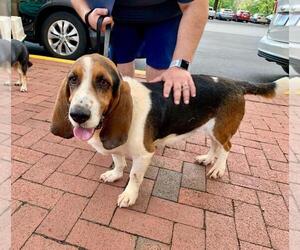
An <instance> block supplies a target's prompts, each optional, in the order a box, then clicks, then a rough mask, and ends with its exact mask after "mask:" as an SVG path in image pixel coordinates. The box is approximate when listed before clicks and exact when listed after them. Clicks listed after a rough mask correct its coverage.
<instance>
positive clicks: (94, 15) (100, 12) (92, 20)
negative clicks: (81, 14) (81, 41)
mask: <svg viewBox="0 0 300 250" xmlns="http://www.w3.org/2000/svg"><path fill="white" fill-rule="evenodd" d="M107 12H108V10H107V9H104V8H96V9H94V10H93V11H92V12H91V14H90V15H89V17H88V20H89V24H90V26H91V27H92V28H93V29H94V30H96V29H97V21H98V18H99V17H100V16H105V15H107ZM112 23H113V20H112V18H111V17H105V18H104V19H103V23H102V28H101V31H102V32H105V27H106V25H107V24H112Z"/></svg>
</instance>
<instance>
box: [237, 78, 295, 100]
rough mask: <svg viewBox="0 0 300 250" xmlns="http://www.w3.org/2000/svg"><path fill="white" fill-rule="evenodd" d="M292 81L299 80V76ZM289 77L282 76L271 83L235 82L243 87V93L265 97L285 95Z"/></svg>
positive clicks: (287, 90) (287, 89) (287, 91)
mask: <svg viewBox="0 0 300 250" xmlns="http://www.w3.org/2000/svg"><path fill="white" fill-rule="evenodd" d="M293 81H299V82H300V78H298V77H295V78H293ZM289 83H290V78H289V77H283V78H280V79H278V80H276V81H275V82H271V83H259V84H252V83H248V82H238V83H237V84H238V85H239V86H240V87H242V88H243V90H244V94H245V95H247V94H250V95H260V96H263V97H266V98H273V97H275V96H282V95H287V94H288V93H289Z"/></svg>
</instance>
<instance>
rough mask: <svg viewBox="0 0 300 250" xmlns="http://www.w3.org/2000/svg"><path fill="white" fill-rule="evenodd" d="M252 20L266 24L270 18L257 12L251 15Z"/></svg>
mask: <svg viewBox="0 0 300 250" xmlns="http://www.w3.org/2000/svg"><path fill="white" fill-rule="evenodd" d="M250 22H252V23H262V24H266V23H268V19H267V18H266V17H265V16H264V15H262V14H258V13H256V14H254V15H253V16H252V17H250Z"/></svg>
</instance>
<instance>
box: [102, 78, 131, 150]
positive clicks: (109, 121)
mask: <svg viewBox="0 0 300 250" xmlns="http://www.w3.org/2000/svg"><path fill="white" fill-rule="evenodd" d="M111 106H112V107H111V112H108V113H109V114H108V115H107V117H105V118H104V121H103V127H102V129H101V132H100V140H101V142H102V144H103V147H104V148H105V149H107V150H109V149H113V148H116V147H118V146H121V145H122V144H124V143H125V142H126V141H127V138H128V132H129V129H130V125H131V120H132V97H131V94H130V87H129V85H128V83H127V82H125V81H122V82H121V84H120V88H119V93H118V96H117V97H116V98H115V104H114V103H112V105H111Z"/></svg>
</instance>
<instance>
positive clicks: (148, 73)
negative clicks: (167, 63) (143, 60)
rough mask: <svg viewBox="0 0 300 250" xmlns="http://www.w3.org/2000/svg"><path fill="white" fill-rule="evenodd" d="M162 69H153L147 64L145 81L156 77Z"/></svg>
mask: <svg viewBox="0 0 300 250" xmlns="http://www.w3.org/2000/svg"><path fill="white" fill-rule="evenodd" d="M164 71H165V69H155V68H152V67H151V66H149V65H147V66H146V78H147V81H148V82H149V81H152V80H153V79H155V78H156V77H158V76H160V75H161V74H162V73H163V72H164Z"/></svg>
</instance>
